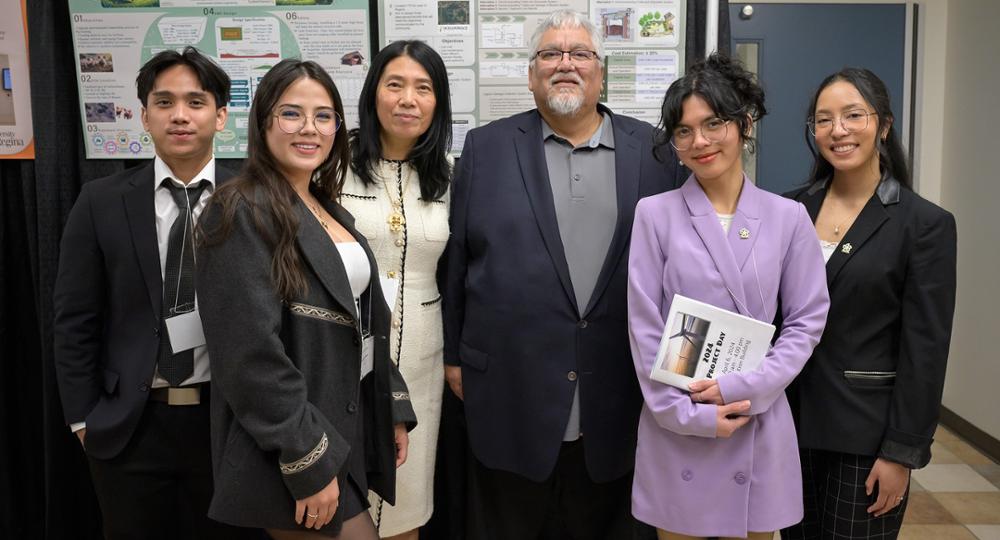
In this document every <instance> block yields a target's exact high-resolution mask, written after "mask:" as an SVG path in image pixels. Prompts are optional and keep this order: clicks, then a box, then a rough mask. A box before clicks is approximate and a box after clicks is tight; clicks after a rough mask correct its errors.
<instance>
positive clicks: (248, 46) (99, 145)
mask: <svg viewBox="0 0 1000 540" xmlns="http://www.w3.org/2000/svg"><path fill="white" fill-rule="evenodd" d="M69 5H70V12H71V18H72V28H73V45H74V47H75V54H76V59H77V65H76V68H77V75H78V76H79V91H80V92H79V96H80V114H81V118H82V123H83V126H84V136H85V138H86V148H87V157H88V158H108V159H121V158H150V157H153V155H154V150H153V144H152V140H151V139H150V137H149V134H148V133H146V132H145V131H144V130H143V129H142V122H141V120H140V117H141V107H142V105H141V103H140V101H139V99H138V96H137V95H136V88H135V77H136V75H137V73H138V71H139V67H140V66H142V64H143V63H145V62H146V61H147V60H149V59H150V58H151V57H152V56H153V55H154V54H156V53H158V52H160V51H162V50H165V49H176V50H180V49H183V48H184V47H186V46H188V45H191V46H194V47H197V48H198V49H199V50H201V51H202V52H203V53H205V54H206V55H208V56H210V57H212V58H213V59H214V60H215V61H216V62H217V63H218V64H219V65H220V66H222V68H223V69H224V70H225V71H226V73H228V74H229V77H230V78H231V79H232V89H231V97H230V101H229V103H228V104H227V105H228V107H229V119H228V121H227V122H226V128H225V129H224V130H223V131H221V132H220V133H218V134H216V137H215V156H216V157H220V158H242V157H244V156H245V155H246V148H247V144H246V134H247V118H248V114H249V111H250V103H251V102H252V100H253V95H254V91H255V90H256V87H257V83H258V81H260V79H261V77H263V76H264V74H265V73H267V71H268V70H269V69H270V68H271V67H272V66H273V65H275V64H276V63H278V62H279V61H281V60H282V59H284V58H292V57H296V58H302V59H304V60H313V61H315V62H317V63H319V64H320V65H321V66H323V68H324V69H326V70H327V71H328V72H329V73H330V75H331V76H332V77H333V80H334V81H335V82H336V84H337V88H338V90H339V91H340V95H341V97H342V98H343V100H344V112H345V116H346V118H345V120H346V121H347V123H348V125H349V126H350V125H356V124H357V103H358V96H359V94H360V92H361V85H362V82H363V81H364V76H365V73H366V71H367V67H368V62H369V59H370V58H371V51H370V46H369V43H370V36H369V31H368V28H369V25H368V21H369V13H368V0H336V1H335V2H334V1H333V0H267V1H264V0H69Z"/></svg>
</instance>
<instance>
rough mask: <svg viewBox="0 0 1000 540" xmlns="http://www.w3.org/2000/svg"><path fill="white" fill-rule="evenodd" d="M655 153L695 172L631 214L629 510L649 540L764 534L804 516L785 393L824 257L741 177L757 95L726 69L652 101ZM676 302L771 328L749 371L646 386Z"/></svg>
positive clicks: (795, 207)
mask: <svg viewBox="0 0 1000 540" xmlns="http://www.w3.org/2000/svg"><path fill="white" fill-rule="evenodd" d="M662 113H663V117H662V127H663V128H664V129H663V132H662V133H663V135H662V138H663V139H664V140H663V141H661V144H668V143H669V144H671V145H672V146H673V147H674V149H675V150H676V152H677V155H678V157H679V158H680V159H681V161H682V162H683V164H684V165H687V166H688V167H689V168H690V169H691V170H692V171H693V173H694V174H693V175H692V176H691V177H690V178H688V180H687V182H686V183H685V184H684V185H683V186H682V187H681V188H680V189H678V190H675V191H670V192H667V193H663V194H660V195H655V196H652V197H648V198H645V199H643V200H641V201H640V202H639V205H638V207H637V208H636V214H635V225H634V228H633V232H632V246H631V253H630V258H629V287H628V300H629V304H628V305H629V338H630V341H631V346H632V356H633V359H634V362H635V368H636V373H637V375H638V377H639V383H640V386H641V388H642V393H643V398H644V401H645V403H644V405H643V410H642V415H641V417H640V421H639V434H638V438H639V441H638V448H637V450H636V466H635V479H634V483H633V488H632V513H633V514H634V515H635V517H637V518H638V519H639V520H641V521H644V522H646V523H649V524H651V525H654V526H655V527H657V528H658V529H659V530H658V535H659V537H660V539H661V540H663V539H674V538H681V539H683V538H690V536H686V535H693V536H695V537H711V536H719V537H724V538H730V537H735V538H744V537H749V538H768V539H770V538H771V535H772V533H773V531H775V530H777V529H780V528H781V527H785V526H787V525H789V524H792V523H796V522H798V521H799V520H800V519H801V517H802V480H801V476H800V470H799V455H798V448H797V445H796V437H795V428H794V426H793V424H792V415H791V411H790V409H789V406H788V401H787V400H786V398H785V393H784V390H785V387H786V386H787V385H788V384H789V383H790V382H791V381H792V379H793V378H794V377H795V376H796V375H797V374H798V373H799V371H800V370H801V369H802V366H803V365H804V364H805V362H806V360H807V359H808V358H809V356H810V355H811V353H812V350H813V347H814V346H815V345H816V342H817V341H818V340H819V337H820V335H821V334H822V332H823V326H824V324H825V322H826V315H827V309H828V308H829V296H828V294H827V289H826V282H825V279H824V276H825V273H824V266H823V256H822V254H821V252H820V249H819V245H818V243H817V241H816V233H815V231H814V229H813V227H812V222H811V221H810V219H809V216H808V214H807V213H806V211H805V209H804V208H803V207H802V205H801V204H798V203H796V202H794V201H790V200H788V199H784V198H781V197H779V196H777V195H773V194H771V193H768V192H765V191H763V190H761V189H759V188H757V187H755V186H754V185H753V184H752V183H751V182H750V181H749V180H748V179H747V178H746V177H745V175H744V174H743V164H742V151H743V150H744V149H750V147H751V146H752V143H753V141H752V139H751V138H750V135H749V134H750V132H751V127H752V123H753V122H754V121H756V120H758V119H760V118H761V117H762V116H763V115H764V114H765V109H764V93H763V91H762V90H761V89H760V87H759V86H758V85H757V84H756V83H755V82H754V80H753V77H752V75H751V74H750V73H748V72H746V71H745V70H744V69H743V68H742V67H740V66H739V64H738V63H736V62H735V61H732V60H730V59H728V58H726V57H723V56H720V55H712V56H711V57H710V58H709V59H708V60H706V61H705V62H703V63H700V64H697V65H695V66H693V67H692V68H691V69H690V70H689V71H688V73H687V74H686V75H685V76H684V77H683V78H681V79H679V80H678V81H677V82H675V83H674V84H673V85H671V87H670V89H669V90H668V91H667V94H666V96H665V97H664V100H663V111H662ZM675 294H682V295H684V296H687V297H690V298H694V299H695V300H699V301H702V302H706V303H708V304H712V305H715V306H717V307H720V308H724V309H727V310H730V311H733V312H738V313H741V314H743V315H746V316H749V317H753V318H755V319H758V320H761V321H765V322H772V321H773V320H774V319H775V317H776V316H780V319H781V320H782V321H783V322H782V324H781V327H780V328H779V329H778V332H777V338H776V340H775V342H774V344H773V347H772V348H771V350H770V352H768V354H767V356H766V357H765V358H764V361H763V362H762V364H761V366H760V367H759V368H758V369H757V370H755V371H752V372H748V373H737V374H729V375H723V376H721V377H719V378H717V379H714V380H704V381H697V382H695V383H693V384H692V385H691V392H684V391H682V390H679V389H677V388H675V387H673V386H668V385H666V384H662V383H660V382H657V381H653V380H651V379H650V377H649V373H650V371H651V369H652V366H653V360H654V358H655V356H656V351H657V349H658V346H659V342H660V338H661V336H662V334H663V327H664V323H665V320H666V316H667V313H668V312H669V310H670V303H671V301H672V299H673V297H674V295H675Z"/></svg>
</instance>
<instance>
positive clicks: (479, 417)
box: [443, 107, 686, 481]
mask: <svg viewBox="0 0 1000 540" xmlns="http://www.w3.org/2000/svg"><path fill="white" fill-rule="evenodd" d="M601 110H602V111H606V112H608V113H609V114H610V111H607V109H605V108H603V107H601ZM611 118H612V119H611V123H612V126H613V128H614V136H615V174H616V182H617V194H618V196H617V198H618V221H617V224H616V226H615V232H614V236H613V238H612V241H611V246H610V248H609V250H608V254H607V258H606V259H605V261H604V265H603V267H602V269H601V272H600V274H599V277H598V280H597V284H596V286H595V288H594V292H593V295H592V297H591V299H590V302H589V305H587V306H582V307H580V308H579V309H578V307H577V305H576V297H575V295H574V293H573V287H572V283H571V281H570V274H569V267H568V266H567V263H566V257H565V254H564V252H563V245H562V241H561V239H560V236H559V228H558V224H557V221H556V215H555V209H554V206H553V200H552V190H551V187H550V184H549V178H548V169H547V167H546V164H545V153H544V148H543V141H542V119H541V115H540V114H539V113H538V112H537V110H532V111H529V112H526V113H522V114H518V115H515V116H513V117H510V118H507V119H504V120H499V121H496V122H492V123H490V124H489V125H487V126H485V127H482V128H478V129H474V130H472V131H471V132H469V134H468V136H467V137H466V140H465V148H464V149H463V150H462V159H461V160H460V161H459V166H458V171H457V172H456V176H455V180H454V183H453V188H452V189H453V192H452V193H453V195H452V213H451V231H452V235H451V238H450V240H449V242H448V248H447V255H446V262H445V285H444V292H443V298H444V300H443V301H444V306H443V307H444V330H445V362H446V363H448V364H452V365H458V364H461V366H462V385H463V391H464V394H465V413H466V417H467V420H468V431H469V438H470V441H471V445H472V450H473V452H474V453H475V455H476V457H477V458H478V459H479V460H480V461H481V462H482V463H483V464H484V465H486V466H487V467H490V468H494V469H502V470H506V471H512V472H515V473H517V474H519V475H522V476H525V477H527V478H530V479H532V480H535V481H540V480H542V479H544V478H546V477H548V476H549V474H550V473H551V471H552V470H553V467H554V465H555V463H556V458H557V457H558V454H559V448H560V446H561V443H562V437H563V434H564V431H565V428H566V421H567V420H568V418H569V413H570V408H571V406H572V403H573V393H574V389H575V387H576V384H579V385H580V417H581V429H582V432H583V444H584V448H585V456H586V463H587V469H588V471H589V472H590V476H591V478H592V479H594V480H595V481H607V480H611V479H614V478H619V477H621V476H622V475H624V474H626V473H628V472H629V471H630V470H631V469H632V467H633V464H634V459H635V441H636V429H637V425H638V418H639V411H640V407H641V404H642V396H641V395H640V392H639V387H638V384H637V382H636V379H635V369H634V367H633V365H632V359H631V355H630V353H629V345H628V335H627V331H626V312H627V310H626V294H625V287H626V279H625V278H626V271H627V266H628V253H627V252H628V244H629V239H630V235H631V231H632V219H633V215H634V211H635V205H636V202H638V200H639V199H640V198H641V197H645V196H648V195H652V194H655V193H660V192H662V191H665V190H668V189H672V188H675V187H678V186H679V185H680V184H681V182H683V180H684V177H685V176H686V172H685V171H684V170H683V169H682V168H681V167H680V166H679V165H678V162H677V159H676V158H675V157H673V155H672V153H670V155H669V156H668V157H667V158H666V162H665V163H661V162H659V161H656V160H655V159H654V158H653V155H652V132H653V129H652V127H651V126H650V125H649V124H647V123H645V122H641V121H638V120H635V119H633V118H629V117H626V116H617V115H612V117H611Z"/></svg>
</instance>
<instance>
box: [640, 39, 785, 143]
mask: <svg viewBox="0 0 1000 540" xmlns="http://www.w3.org/2000/svg"><path fill="white" fill-rule="evenodd" d="M692 95H697V96H699V97H701V98H702V99H704V100H705V102H706V103H708V106H709V107H711V108H712V111H714V112H715V115H716V116H718V117H719V118H721V119H723V120H731V121H732V122H734V123H735V124H736V125H737V126H739V133H740V139H742V141H743V142H745V143H748V150H749V151H750V152H753V151H754V150H755V149H756V144H755V141H754V139H753V137H751V136H750V128H751V126H752V125H753V123H754V122H756V121H758V120H760V119H761V118H763V117H764V115H765V114H767V109H766V108H765V107H764V89H763V88H761V87H760V85H759V84H758V83H757V81H756V77H755V76H754V74H753V73H750V72H749V71H747V70H746V69H744V68H743V65H742V64H741V63H740V62H739V61H738V60H735V59H732V58H730V57H728V56H726V55H724V54H721V53H712V54H711V55H710V56H709V57H708V58H706V59H705V60H702V61H700V62H698V63H696V64H695V65H693V66H691V67H690V68H689V69H688V70H687V73H685V74H684V76H683V77H681V78H679V79H677V80H676V81H674V83H673V84H671V85H670V88H668V89H667V93H666V94H665V95H664V96H663V106H662V107H661V110H660V124H659V126H658V130H657V134H656V149H657V151H658V152H659V151H660V149H662V148H664V147H668V146H669V145H670V138H671V137H672V136H673V133H674V129H675V128H676V127H677V124H678V123H680V121H681V118H682V117H683V116H684V100H686V99H687V98H688V97H690V96H692Z"/></svg>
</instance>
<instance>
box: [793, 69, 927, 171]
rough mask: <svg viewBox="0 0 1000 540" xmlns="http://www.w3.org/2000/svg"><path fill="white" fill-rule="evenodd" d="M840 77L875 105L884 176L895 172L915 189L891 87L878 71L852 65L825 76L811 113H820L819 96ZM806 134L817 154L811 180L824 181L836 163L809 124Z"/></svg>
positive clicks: (810, 109) (840, 79)
mask: <svg viewBox="0 0 1000 540" xmlns="http://www.w3.org/2000/svg"><path fill="white" fill-rule="evenodd" d="M837 81H844V82H846V83H849V84H851V85H852V86H854V88H855V89H856V90H857V91H858V93H859V94H861V97H863V98H864V100H865V101H867V102H868V104H869V105H871V106H872V108H873V109H875V114H876V117H877V118H878V124H876V130H875V150H876V151H878V170H879V174H881V177H882V178H881V180H884V179H885V178H887V177H890V176H891V177H893V178H895V179H896V180H897V181H899V183H900V184H902V185H903V186H904V187H906V188H908V189H913V181H912V180H911V179H910V168H909V166H907V163H906V153H904V152H903V143H902V142H901V141H900V140H899V136H898V135H897V134H896V123H895V122H893V117H892V108H891V100H890V99H889V90H888V89H887V88H886V86H885V83H884V82H882V79H879V78H878V75H875V74H874V73H872V72H871V71H869V70H867V69H864V68H853V67H849V68H844V69H842V70H840V71H838V72H836V73H834V74H832V75H830V76H828V77H827V78H825V79H823V82H821V83H819V88H817V89H816V93H815V94H813V97H812V101H810V102H809V112H808V117H809V118H812V116H813V115H814V114H815V113H816V102H817V101H818V100H819V95H820V94H821V93H823V90H825V89H826V87H827V86H830V85H831V84H833V83H835V82H837ZM885 126H889V130H888V132H887V133H886V136H885V140H883V139H882V131H883V130H884V129H885ZM805 137H806V144H807V145H809V151H810V152H811V153H812V155H813V166H812V171H811V172H810V173H809V183H810V184H813V183H816V182H823V181H825V180H828V179H831V178H833V165H831V164H830V162H829V161H827V160H826V158H824V157H823V154H822V153H821V152H820V151H819V149H817V148H816V141H815V139H814V138H813V135H812V133H810V132H809V126H808V125H807V126H806V128H805Z"/></svg>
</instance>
